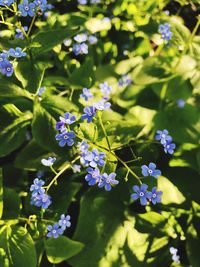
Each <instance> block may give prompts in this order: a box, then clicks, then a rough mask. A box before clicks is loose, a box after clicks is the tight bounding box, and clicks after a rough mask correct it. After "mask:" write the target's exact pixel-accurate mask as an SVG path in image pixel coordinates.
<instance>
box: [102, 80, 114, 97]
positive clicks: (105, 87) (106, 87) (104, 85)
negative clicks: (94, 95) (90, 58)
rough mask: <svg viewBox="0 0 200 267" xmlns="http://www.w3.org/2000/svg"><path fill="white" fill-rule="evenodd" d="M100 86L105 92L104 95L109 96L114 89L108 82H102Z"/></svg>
mask: <svg viewBox="0 0 200 267" xmlns="http://www.w3.org/2000/svg"><path fill="white" fill-rule="evenodd" d="M99 87H100V89H101V92H102V93H103V95H104V96H109V95H110V93H111V90H112V87H111V86H110V85H108V83H107V82H104V83H100V84H99Z"/></svg>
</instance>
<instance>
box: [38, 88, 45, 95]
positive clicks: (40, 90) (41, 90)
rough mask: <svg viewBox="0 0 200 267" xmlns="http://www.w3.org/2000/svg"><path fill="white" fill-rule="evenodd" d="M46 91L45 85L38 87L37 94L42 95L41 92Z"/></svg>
mask: <svg viewBox="0 0 200 267" xmlns="http://www.w3.org/2000/svg"><path fill="white" fill-rule="evenodd" d="M45 91H46V87H40V88H39V90H38V93H37V94H38V96H40V97H41V96H42V94H43V93H44V92H45Z"/></svg>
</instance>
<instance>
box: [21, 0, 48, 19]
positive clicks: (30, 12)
mask: <svg viewBox="0 0 200 267" xmlns="http://www.w3.org/2000/svg"><path fill="white" fill-rule="evenodd" d="M52 8H53V6H52V5H51V4H48V3H47V0H34V1H33V2H29V1H28V0H24V1H23V2H22V3H21V4H19V5H18V9H19V12H20V14H21V16H22V17H27V16H29V17H34V16H35V14H36V11H40V12H45V11H46V10H50V9H52Z"/></svg>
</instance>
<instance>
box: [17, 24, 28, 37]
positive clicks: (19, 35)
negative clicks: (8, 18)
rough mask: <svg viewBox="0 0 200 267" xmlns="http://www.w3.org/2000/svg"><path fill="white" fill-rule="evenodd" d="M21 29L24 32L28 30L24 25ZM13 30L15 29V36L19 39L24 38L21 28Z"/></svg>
mask: <svg viewBox="0 0 200 267" xmlns="http://www.w3.org/2000/svg"><path fill="white" fill-rule="evenodd" d="M23 29H24V31H25V32H27V31H28V27H27V26H24V27H23ZM15 31H16V34H15V38H19V39H22V40H23V39H24V34H23V32H22V30H21V29H19V28H17V29H16V30H15Z"/></svg>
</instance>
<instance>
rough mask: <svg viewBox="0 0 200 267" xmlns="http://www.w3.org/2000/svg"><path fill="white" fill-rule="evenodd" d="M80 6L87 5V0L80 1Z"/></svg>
mask: <svg viewBox="0 0 200 267" xmlns="http://www.w3.org/2000/svg"><path fill="white" fill-rule="evenodd" d="M78 3H79V5H87V0H78Z"/></svg>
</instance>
